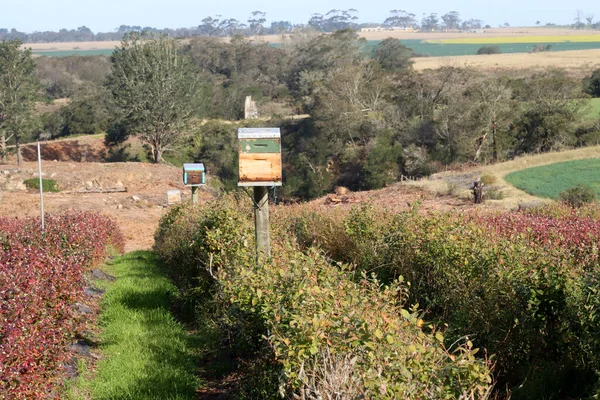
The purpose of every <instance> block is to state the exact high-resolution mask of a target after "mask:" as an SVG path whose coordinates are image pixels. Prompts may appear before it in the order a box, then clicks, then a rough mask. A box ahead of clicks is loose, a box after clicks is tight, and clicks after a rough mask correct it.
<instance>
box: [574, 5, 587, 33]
mask: <svg viewBox="0 0 600 400" xmlns="http://www.w3.org/2000/svg"><path fill="white" fill-rule="evenodd" d="M573 20H574V21H575V29H581V28H583V27H584V26H585V25H584V23H583V10H577V11H576V12H575V18H574V19H573Z"/></svg>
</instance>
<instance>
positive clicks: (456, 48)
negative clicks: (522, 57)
mask: <svg viewBox="0 0 600 400" xmlns="http://www.w3.org/2000/svg"><path fill="white" fill-rule="evenodd" d="M401 42H402V44H404V45H405V46H407V47H410V48H411V49H413V51H414V52H415V53H416V54H420V55H424V56H430V57H444V56H464V55H474V54H477V50H479V48H480V47H482V46H485V45H486V44H454V43H452V44H444V43H427V42H426V41H424V40H401ZM377 43H379V42H378V41H370V42H368V46H369V47H371V48H372V47H374V46H376V45H377ZM536 44H538V43H537V42H532V43H500V44H496V43H490V44H489V45H493V46H498V47H499V48H500V52H502V53H528V52H529V51H530V50H531V49H532V48H533V47H534V46H535V45H536ZM544 44H550V45H551V46H552V50H551V51H566V50H590V49H600V42H557V43H544Z"/></svg>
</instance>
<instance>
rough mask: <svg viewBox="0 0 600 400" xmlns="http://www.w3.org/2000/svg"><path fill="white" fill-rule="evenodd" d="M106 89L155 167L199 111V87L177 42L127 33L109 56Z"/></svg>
mask: <svg viewBox="0 0 600 400" xmlns="http://www.w3.org/2000/svg"><path fill="white" fill-rule="evenodd" d="M111 64H112V68H111V74H110V76H109V77H108V80H107V83H106V85H107V87H108V89H109V91H110V92H111V93H112V97H113V99H114V102H115V105H116V106H117V110H118V116H117V117H118V119H119V120H120V123H121V124H122V126H123V127H124V128H125V129H126V130H127V132H128V134H132V135H136V136H138V137H139V139H140V140H141V141H142V142H143V143H146V144H148V145H149V146H150V147H151V148H152V158H153V161H154V162H155V163H159V162H160V161H161V160H162V157H163V154H164V153H165V152H166V151H169V150H172V149H173V146H174V145H176V144H177V143H178V142H179V140H180V139H181V138H182V136H183V135H184V134H185V131H186V128H187V127H188V123H189V122H190V120H191V119H192V118H193V117H194V115H195V114H196V113H197V111H198V110H199V108H200V107H201V104H202V103H201V101H202V93H203V85H202V82H201V79H200V75H199V74H198V73H196V71H195V70H194V68H193V66H192V65H191V64H190V63H189V62H188V59H187V57H184V56H183V55H182V53H181V49H180V46H179V43H178V42H177V41H176V40H175V39H172V38H169V37H167V36H164V35H154V34H145V33H130V34H127V35H126V36H125V37H124V39H123V41H122V42H121V46H120V47H119V48H117V49H116V50H115V52H114V53H113V55H112V57H111Z"/></svg>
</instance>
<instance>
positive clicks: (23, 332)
mask: <svg viewBox="0 0 600 400" xmlns="http://www.w3.org/2000/svg"><path fill="white" fill-rule="evenodd" d="M45 222H46V231H45V232H43V233H42V232H41V228H40V225H41V224H40V220H39V218H29V219H9V218H0V321H1V323H0V397H1V398H21V399H33V398H35V399H39V398H49V397H53V396H54V397H55V395H56V393H55V387H56V385H57V382H58V379H60V366H61V363H63V362H64V361H65V357H66V355H67V353H66V352H67V347H68V345H69V343H70V341H71V340H72V338H73V337H74V335H76V334H77V332H78V330H79V329H80V328H81V325H80V320H79V317H78V316H77V315H76V313H75V311H74V308H73V306H74V304H75V303H76V302H77V301H81V300H82V299H83V289H84V272H85V270H86V269H87V268H89V267H90V266H92V265H94V264H96V263H98V262H99V261H101V260H102V259H103V257H104V256H105V254H106V246H107V245H108V244H111V245H113V246H114V247H115V248H117V249H122V247H123V238H122V236H121V235H120V233H119V231H118V229H117V227H116V225H115V224H114V223H113V222H112V221H111V220H109V219H107V218H104V217H101V216H100V215H97V214H92V213H77V214H66V215H61V216H50V215H47V216H46V221H45Z"/></svg>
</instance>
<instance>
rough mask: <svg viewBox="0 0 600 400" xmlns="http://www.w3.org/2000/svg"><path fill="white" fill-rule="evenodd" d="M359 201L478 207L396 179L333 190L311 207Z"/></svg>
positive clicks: (403, 206) (399, 207)
mask: <svg viewBox="0 0 600 400" xmlns="http://www.w3.org/2000/svg"><path fill="white" fill-rule="evenodd" d="M359 204H373V205H376V206H378V207H384V208H386V209H389V210H390V211H394V212H401V211H407V210H410V209H411V208H412V207H416V206H418V207H419V208H420V209H421V210H425V211H448V210H454V209H470V208H474V207H476V206H475V205H474V204H473V203H472V202H471V201H469V200H467V199H464V198H460V197H453V196H448V195H444V194H439V193H437V194H436V193H433V192H430V191H427V190H423V189H421V188H417V187H414V186H411V185H410V184H408V183H395V184H393V185H390V186H388V187H386V188H384V189H380V190H371V191H366V192H347V193H345V194H344V195H338V194H331V195H327V196H325V197H323V198H320V199H317V200H313V201H311V202H310V203H309V205H310V206H311V207H316V208H332V207H356V206H357V205H359Z"/></svg>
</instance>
